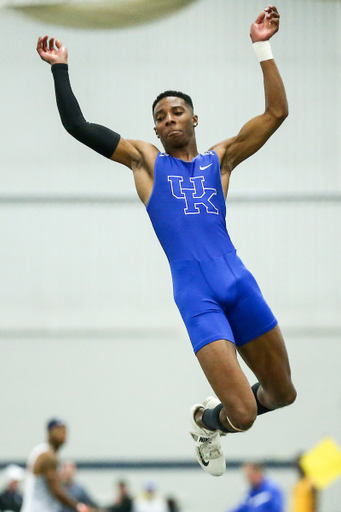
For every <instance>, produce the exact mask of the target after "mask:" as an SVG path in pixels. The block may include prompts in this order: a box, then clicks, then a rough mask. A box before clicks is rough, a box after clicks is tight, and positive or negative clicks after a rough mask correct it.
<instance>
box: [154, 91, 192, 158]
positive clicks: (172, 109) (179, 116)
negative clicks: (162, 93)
mask: <svg viewBox="0 0 341 512" xmlns="http://www.w3.org/2000/svg"><path fill="white" fill-rule="evenodd" d="M154 122H155V127H154V130H155V133H156V135H157V136H158V137H159V139H160V140H161V142H162V144H163V147H164V148H165V149H166V151H167V148H169V149H172V148H182V147H185V146H186V145H187V144H188V143H189V142H190V141H191V139H193V138H195V134H194V128H195V126H196V125H197V124H198V116H196V115H194V114H193V111H192V109H191V107H190V106H189V105H188V104H187V103H186V102H185V100H184V99H182V98H177V97H173V96H168V97H167V98H163V99H162V100H160V101H159V103H157V104H156V106H155V109H154Z"/></svg>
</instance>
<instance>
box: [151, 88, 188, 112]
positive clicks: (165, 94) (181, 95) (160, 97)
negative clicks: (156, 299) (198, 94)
mask: <svg viewBox="0 0 341 512" xmlns="http://www.w3.org/2000/svg"><path fill="white" fill-rule="evenodd" d="M168 96H175V97H176V98H182V99H183V100H184V101H185V102H186V103H187V105H189V106H190V107H191V109H192V110H194V105H193V101H192V98H191V97H190V96H188V94H185V93H183V92H180V91H165V92H162V93H161V94H159V95H158V97H157V98H156V100H155V101H154V103H153V108H152V112H153V114H154V109H155V107H156V105H157V104H158V103H159V101H161V100H163V98H167V97H168Z"/></svg>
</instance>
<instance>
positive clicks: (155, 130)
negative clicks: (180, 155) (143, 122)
mask: <svg viewBox="0 0 341 512" xmlns="http://www.w3.org/2000/svg"><path fill="white" fill-rule="evenodd" d="M153 130H154V132H155V134H156V136H157V138H158V139H159V138H160V135H159V134H158V133H157V129H156V127H155V126H154V128H153Z"/></svg>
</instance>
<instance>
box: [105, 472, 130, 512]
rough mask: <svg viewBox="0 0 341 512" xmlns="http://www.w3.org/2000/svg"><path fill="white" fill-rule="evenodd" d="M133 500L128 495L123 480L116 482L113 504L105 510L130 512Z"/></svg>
mask: <svg viewBox="0 0 341 512" xmlns="http://www.w3.org/2000/svg"><path fill="white" fill-rule="evenodd" d="M132 510H133V500H132V498H131V497H130V495H129V492H128V487H127V484H126V482H125V481H124V480H120V481H119V482H117V496H116V500H115V502H114V503H113V504H112V505H111V506H110V507H108V508H107V511H108V512H132Z"/></svg>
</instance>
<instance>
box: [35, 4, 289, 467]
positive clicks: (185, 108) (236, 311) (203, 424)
mask: <svg viewBox="0 0 341 512" xmlns="http://www.w3.org/2000/svg"><path fill="white" fill-rule="evenodd" d="M279 18H280V16H279V13H278V11H277V9H276V7H274V6H272V5H269V7H267V8H266V9H265V10H264V11H263V12H262V13H261V14H260V15H259V17H258V18H257V20H256V21H255V23H254V24H253V25H252V26H251V34H250V35H251V39H252V42H253V47H254V49H255V51H256V54H257V56H258V58H259V61H260V63H261V68H262V72H263V77H264V91H265V103H266V105H265V111H264V113H263V114H261V115H259V116H257V117H255V118H254V119H251V121H249V122H248V123H246V124H245V126H244V127H243V128H242V129H241V130H240V132H239V133H238V135H237V136H235V137H232V138H229V139H227V140H224V141H223V142H220V143H219V144H216V145H215V146H213V147H212V148H211V149H210V150H209V151H207V152H206V153H198V150H197V144H196V138H195V128H196V126H197V125H198V116H197V115H196V114H194V108H193V103H192V100H191V98H190V97H189V96H188V95H186V94H183V93H181V92H178V91H166V92H164V93H162V94H160V95H159V96H158V97H157V98H156V100H155V101H154V104H153V119H154V124H155V126H154V130H155V133H156V136H157V137H158V138H159V139H160V141H161V143H162V145H163V147H164V151H165V152H164V153H161V152H160V151H159V150H158V149H157V148H156V147H155V146H154V145H153V144H150V143H147V142H141V141H136V140H126V139H123V138H122V137H120V135H118V134H117V133H115V132H113V131H111V130H109V129H107V128H105V127H103V126H101V125H96V124H92V123H88V122H86V120H85V119H84V117H83V115H82V112H81V110H80V107H79V105H78V102H77V100H76V98H75V96H74V94H73V92H72V89H71V85H70V81H69V76H68V65H67V56H68V52H67V49H66V48H65V47H64V46H63V45H62V44H61V42H60V41H59V40H58V39H56V40H55V39H54V38H50V39H49V37H48V36H45V37H40V38H39V39H38V45H37V51H38V53H39V55H40V57H41V58H42V59H43V60H44V61H46V62H48V63H49V64H51V65H52V73H53V77H54V83H55V92H56V99H57V105H58V109H59V113H60V116H61V120H62V123H63V125H64V127H65V128H66V130H67V131H68V132H69V133H70V134H71V135H72V136H73V137H75V138H76V139H77V140H79V141H80V142H82V143H84V144H86V145H87V146H89V147H90V148H92V149H93V150H95V151H97V152H98V153H100V154H102V155H103V156H105V157H107V158H110V159H112V160H114V161H115V162H119V163H121V164H124V165H126V166H127V167H129V168H130V169H131V170H132V171H133V174H134V179H135V185H136V189H137V193H138V195H139V197H140V199H141V201H142V202H143V203H144V205H145V206H146V209H147V212H148V214H149V216H150V219H151V221H152V224H153V227H154V229H155V232H156V234H157V236H158V238H159V240H160V242H161V245H162V247H163V249H164V251H165V253H166V255H167V257H168V260H169V263H170V267H171V272H172V279H173V286H174V298H175V301H176V304H177V306H178V308H179V310H180V313H181V315H182V318H183V320H184V322H185V324H186V327H187V330H188V333H189V337H190V339H191V342H192V344H193V349H194V352H195V353H196V355H197V358H198V360H199V363H200V365H201V367H202V369H203V371H204V372H205V375H206V377H207V379H208V381H209V383H210V384H211V386H212V388H213V390H214V392H215V394H216V395H217V397H218V398H219V400H218V399H216V398H213V397H209V398H207V399H206V400H204V402H203V403H202V404H197V405H195V406H193V407H192V408H191V412H190V414H191V423H192V432H191V434H192V437H193V440H194V443H195V450H196V457H197V460H198V462H199V464H200V465H201V466H202V467H203V469H204V470H205V471H207V472H209V473H210V474H212V475H216V476H218V475H221V474H222V473H223V472H224V471H225V457H224V454H223V452H222V449H221V442H220V437H221V435H224V434H226V433H228V432H243V431H246V430H248V429H249V428H251V426H252V424H253V423H254V421H255V419H256V416H257V414H263V413H265V412H268V411H271V410H274V409H277V408H279V407H284V406H286V405H289V404H291V403H292V402H293V401H294V400H295V398H296V391H295V388H294V386H293V383H292V381H291V376H290V367H289V361H288V356H287V352H286V348H285V345H284V341H283V338H282V334H281V331H280V329H279V327H278V325H277V320H276V319H275V317H274V315H273V313H272V312H271V310H270V308H269V306H268V305H267V303H266V302H265V300H264V298H263V296H262V294H261V291H260V289H259V287H258V285H257V283H256V281H255V279H254V278H253V276H252V275H251V274H250V272H249V271H248V270H247V269H246V268H245V267H244V265H243V263H242V262H241V260H240V259H239V257H238V256H237V255H236V250H235V248H234V246H233V244H232V242H231V240H230V238H229V235H228V233H227V230H226V223H225V213H226V211H225V198H226V196H227V192H228V187H229V180H230V176H231V173H232V170H233V169H234V168H235V167H236V166H237V165H238V164H240V163H241V162H242V161H243V160H245V159H247V158H248V157H250V156H251V155H253V154H254V153H255V152H256V151H258V150H259V149H260V148H261V147H262V146H263V145H264V144H265V142H266V141H267V140H268V139H269V137H271V135H272V134H273V133H274V132H275V131H276V130H277V128H278V127H279V126H280V125H281V124H282V122H283V121H284V119H285V118H286V117H287V115H288V106H287V99H286V94H285V89H284V85H283V82H282V79H281V77H280V74H279V72H278V69H277V67H276V64H275V61H274V59H273V56H272V52H271V47H270V42H269V39H270V38H271V37H272V36H273V35H274V34H275V33H276V32H277V31H278V29H279ZM237 351H238V353H239V354H240V356H241V357H242V358H243V359H244V361H245V362H246V364H247V365H248V366H249V367H250V369H251V370H252V371H253V373H254V374H255V375H256V377H257V379H258V382H257V383H256V384H255V385H254V386H252V388H251V387H250V385H249V383H248V380H247V378H246V376H245V374H244V373H243V371H242V370H241V368H240V366H239V363H238V360H237Z"/></svg>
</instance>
